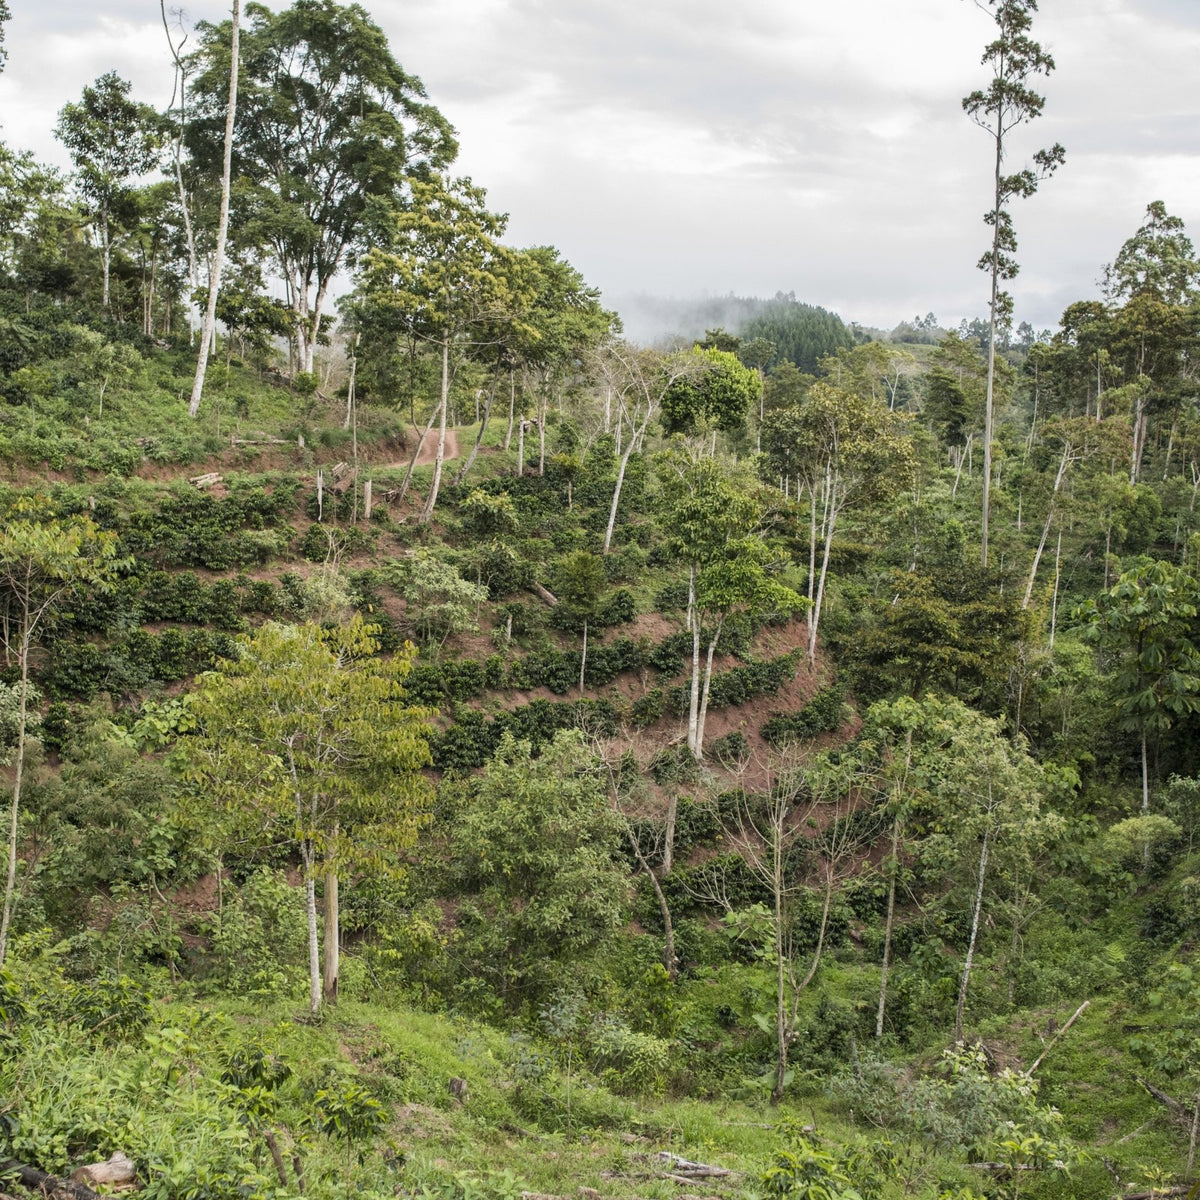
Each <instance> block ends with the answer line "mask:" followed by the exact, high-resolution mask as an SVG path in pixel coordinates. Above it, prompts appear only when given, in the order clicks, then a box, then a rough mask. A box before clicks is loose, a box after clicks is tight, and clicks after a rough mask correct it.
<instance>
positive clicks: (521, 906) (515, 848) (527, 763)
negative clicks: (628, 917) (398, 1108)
mask: <svg viewBox="0 0 1200 1200" xmlns="http://www.w3.org/2000/svg"><path fill="white" fill-rule="evenodd" d="M622 836H623V829H622V822H621V820H620V818H619V817H618V815H617V814H616V813H614V812H613V810H612V808H611V807H610V805H609V802H608V797H607V796H606V794H605V791H604V787H603V785H602V783H601V779H600V776H599V773H598V771H597V768H596V765H595V763H594V761H593V760H592V758H591V756H590V754H589V753H588V752H587V750H586V749H585V745H584V741H583V738H582V737H581V736H580V735H579V734H578V733H570V732H563V733H559V734H557V735H556V736H555V737H554V740H553V741H552V742H551V744H550V745H549V746H548V747H547V748H546V749H545V750H543V752H542V754H541V756H540V757H538V758H534V757H533V752H532V748H531V746H530V743H529V742H528V741H517V740H516V739H515V738H514V737H513V736H512V735H511V734H508V733H506V734H505V735H504V736H503V738H502V739H501V742H500V745H499V747H498V749H497V752H496V754H495V757H493V758H492V759H491V761H490V762H489V763H488V765H487V767H486V769H485V771H484V773H483V775H482V777H481V778H480V779H479V780H478V781H476V782H474V783H472V784H470V785H468V796H467V799H466V803H465V805H464V808H463V810H462V812H461V814H460V815H459V816H458V818H457V820H456V821H455V824H454V827H453V830H452V849H451V861H450V864H449V869H450V872H451V876H452V878H453V880H454V882H455V884H456V886H457V888H458V889H459V890H460V893H461V895H462V900H461V901H460V903H459V907H458V924H459V929H460V932H461V935H462V941H461V942H460V949H459V955H460V957H463V958H464V960H465V961H464V967H467V970H468V973H469V974H471V975H474V976H476V977H477V978H482V979H486V980H488V981H489V982H490V983H491V985H492V986H493V987H494V988H495V990H496V994H497V995H498V996H499V997H501V998H503V999H505V1000H506V1001H507V1002H508V1003H509V1004H519V1003H521V1002H523V1001H525V1000H527V999H529V998H530V997H532V996H535V995H537V994H539V993H540V992H542V991H543V990H544V989H545V988H547V987H548V986H549V985H550V983H551V981H552V980H553V979H554V978H555V977H561V975H560V973H561V971H562V969H563V966H564V964H565V963H568V962H572V961H576V960H578V959H580V958H581V957H583V956H585V955H587V954H589V953H591V952H592V951H593V950H594V949H595V948H596V947H597V946H598V945H599V944H600V943H601V942H603V941H604V940H605V939H606V938H608V937H610V936H611V935H612V934H613V933H615V932H616V930H617V929H618V928H620V925H621V922H622V920H623V908H624V905H623V897H624V895H625V892H626V888H627V884H626V876H625V873H624V871H623V869H622V868H621V867H620V866H619V864H618V862H617V859H616V855H617V853H618V850H619V846H620V839H621V837H622ZM468 964H469V967H468Z"/></svg>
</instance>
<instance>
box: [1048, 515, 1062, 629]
mask: <svg viewBox="0 0 1200 1200" xmlns="http://www.w3.org/2000/svg"><path fill="white" fill-rule="evenodd" d="M1061 579H1062V530H1061V529H1060V530H1059V531H1058V547H1057V549H1056V550H1055V551H1054V594H1053V595H1052V596H1051V598H1050V649H1051V650H1053V649H1054V631H1055V628H1056V627H1057V625H1058V585H1059V582H1060V581H1061Z"/></svg>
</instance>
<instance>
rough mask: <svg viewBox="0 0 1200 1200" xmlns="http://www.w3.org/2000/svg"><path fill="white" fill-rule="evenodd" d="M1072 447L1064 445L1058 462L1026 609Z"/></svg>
mask: <svg viewBox="0 0 1200 1200" xmlns="http://www.w3.org/2000/svg"><path fill="white" fill-rule="evenodd" d="M1070 454H1071V447H1070V445H1069V444H1068V445H1066V446H1064V447H1063V453H1062V458H1061V460H1060V461H1059V464H1058V474H1057V475H1056V476H1055V477H1054V490H1053V491H1052V492H1051V493H1050V507H1049V509H1047V511H1046V521H1045V523H1044V524H1043V525H1042V537H1041V540H1040V541H1039V542H1038V548H1037V551H1036V553H1035V554H1034V556H1033V566H1031V567H1030V568H1029V579H1028V581H1027V582H1026V584H1025V599H1024V600H1023V601H1022V602H1021V607H1022V608H1023V609H1026V608H1028V607H1029V602H1030V600H1032V599H1033V585H1034V584H1035V583H1036V582H1037V573H1038V567H1039V566H1040V565H1041V562H1042V553H1043V551H1044V550H1045V549H1046V539H1047V538H1048V537H1049V536H1050V523H1051V521H1053V520H1054V502H1055V500H1056V499H1057V497H1058V489H1059V488H1060V487H1062V481H1063V477H1064V476H1065V475H1066V473H1067V463H1068V462H1069V461H1070Z"/></svg>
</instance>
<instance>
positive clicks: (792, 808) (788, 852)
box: [704, 750, 860, 1103]
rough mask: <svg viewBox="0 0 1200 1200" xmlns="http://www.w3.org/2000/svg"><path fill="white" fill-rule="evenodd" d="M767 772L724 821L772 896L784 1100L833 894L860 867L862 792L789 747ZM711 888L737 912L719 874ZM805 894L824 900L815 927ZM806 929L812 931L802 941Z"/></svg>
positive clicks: (713, 897)
mask: <svg viewBox="0 0 1200 1200" xmlns="http://www.w3.org/2000/svg"><path fill="white" fill-rule="evenodd" d="M766 778H767V783H768V786H767V790H766V792H765V793H751V792H747V791H745V790H743V791H741V793H740V799H739V801H738V803H737V804H736V806H735V807H734V809H733V811H732V812H731V813H730V814H728V815H725V816H723V817H722V818H721V824H722V828H723V831H724V835H725V838H726V840H727V841H728V842H729V843H730V844H731V845H732V846H733V847H734V848H735V849H736V850H737V852H738V854H739V855H740V856H741V858H742V860H743V861H744V862H745V863H746V866H747V867H749V869H750V871H751V872H752V874H753V875H754V876H755V878H756V879H758V881H759V882H760V883H761V884H762V885H763V887H764V888H765V889H766V891H767V892H768V893H769V894H770V897H771V908H770V920H769V926H770V938H771V946H770V958H771V962H772V966H773V968H774V973H775V1045H776V1057H775V1080H774V1084H773V1087H772V1090H771V1099H772V1101H773V1102H776V1103H777V1102H778V1101H779V1100H780V1099H782V1097H783V1093H784V1089H785V1088H786V1087H787V1084H788V1081H789V1078H790V1073H789V1071H788V1054H789V1050H790V1047H791V1044H792V1042H793V1041H794V1040H795V1037H796V1030H797V1026H798V1024H799V1019H800V1000H801V997H802V995H803V993H804V990H805V989H806V988H807V987H808V986H809V984H811V983H812V981H813V980H814V979H815V978H816V975H817V971H818V969H819V968H820V965H821V959H822V956H823V954H824V951H825V940H826V936H827V934H828V932H829V914H830V911H831V909H832V907H833V898H834V894H835V892H836V890H837V886H838V884H839V883H840V882H841V881H842V880H843V879H845V878H846V876H847V875H848V873H849V872H850V870H851V869H852V868H853V864H854V858H855V852H856V851H857V850H858V848H859V846H860V838H859V837H857V836H856V835H855V833H854V831H853V828H852V824H851V822H849V821H847V820H846V817H847V816H848V815H849V813H850V811H851V808H852V807H853V802H854V798H855V795H856V793H855V789H854V781H853V780H852V779H850V778H848V777H847V775H846V773H845V772H843V771H839V770H837V769H835V768H832V767H831V766H830V765H829V764H828V762H827V761H826V760H817V761H815V762H813V763H811V764H807V763H803V762H801V761H800V760H799V758H798V757H797V754H796V752H795V751H794V750H788V751H784V752H782V753H780V754H777V755H772V756H771V757H770V758H769V759H768V760H767V762H766ZM708 887H709V891H708V894H706V895H705V897H704V898H705V899H706V900H708V901H710V902H715V903H717V904H718V905H720V906H721V907H723V908H725V909H726V911H728V912H732V911H733V906H732V905H731V904H730V901H729V898H728V894H727V893H726V891H725V888H724V887H723V885H722V883H721V881H720V879H719V878H718V879H715V880H714V881H712V882H711V883H710V884H709V885H708ZM804 896H816V897H819V900H820V906H821V909H820V917H819V918H818V919H817V922H816V930H815V931H814V930H812V929H811V927H808V928H803V929H802V928H801V924H802V922H801V918H800V915H799V913H798V912H797V910H796V909H797V902H798V900H799V899H800V898H801V897H804ZM814 932H815V942H813V943H812V948H811V950H808V951H806V952H803V953H802V952H801V950H800V942H801V940H806V941H807V940H810V938H811V935H812V934H813V933H814ZM802 934H808V935H810V937H809V938H803V939H802V937H801V935H802ZM805 959H806V960H807V963H805V961H804V960H805Z"/></svg>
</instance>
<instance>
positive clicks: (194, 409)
mask: <svg viewBox="0 0 1200 1200" xmlns="http://www.w3.org/2000/svg"><path fill="white" fill-rule="evenodd" d="M241 10H242V0H233V32H232V36H231V43H230V48H229V56H230V57H229V101H228V103H227V105H226V108H225V157H224V159H223V161H222V166H221V210H220V216H219V217H218V219H217V246H216V249H215V251H214V252H213V261H212V270H211V273H210V275H209V279H208V307H207V308H206V309H205V310H204V324H203V326H202V327H201V331H200V349H199V351H198V353H197V355H196V375H195V378H194V379H193V380H192V398H191V401H190V402H189V404H188V416H189V417H191V418H192V419H193V420H194V419H195V418H196V417H197V416H198V415H199V414H200V398H201V396H203V395H204V372H205V371H206V370H207V369H208V355H209V343H210V342H211V341H212V336H213V330H214V328H215V325H216V318H217V291H218V290H219V289H220V286H221V271H222V268H223V267H224V265H225V238H226V236H227V235H228V233H229V184H230V175H231V171H232V165H233V121H234V116H235V114H236V112H237V86H238V32H239V28H238V27H239V24H240V17H241Z"/></svg>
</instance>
